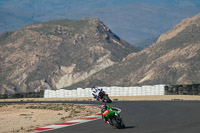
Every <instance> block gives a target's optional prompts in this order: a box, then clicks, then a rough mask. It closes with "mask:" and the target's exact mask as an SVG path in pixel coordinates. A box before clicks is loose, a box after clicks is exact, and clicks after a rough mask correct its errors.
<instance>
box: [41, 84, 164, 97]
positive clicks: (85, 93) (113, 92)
mask: <svg viewBox="0 0 200 133" xmlns="http://www.w3.org/2000/svg"><path fill="white" fill-rule="evenodd" d="M99 88H102V89H103V90H104V91H105V92H106V93H107V94H108V95H109V96H145V95H165V85H163V84H160V85H154V86H149V85H145V86H142V87H139V86H135V87H118V86H112V87H99ZM56 97H61V98H64V97H92V90H91V88H85V89H83V88H77V89H76V90H65V89H60V90H56V91H55V90H45V92H44V98H56Z"/></svg>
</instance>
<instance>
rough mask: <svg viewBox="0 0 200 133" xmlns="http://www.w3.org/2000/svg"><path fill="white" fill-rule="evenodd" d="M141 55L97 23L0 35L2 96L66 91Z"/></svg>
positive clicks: (66, 22)
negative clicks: (128, 59)
mask: <svg viewBox="0 0 200 133" xmlns="http://www.w3.org/2000/svg"><path fill="white" fill-rule="evenodd" d="M136 51H137V49H136V48H134V47H133V46H132V45H130V44H128V43H127V42H125V41H124V40H122V39H120V38H119V37H118V36H116V35H115V34H113V33H112V32H111V30H110V29H109V28H108V27H106V26H105V25H104V24H103V23H102V22H101V21H100V20H98V19H87V18H85V19H82V20H55V21H50V22H46V23H38V24H31V25H27V26H25V27H23V28H21V29H20V30H18V31H16V32H6V33H3V34H1V36H0V63H1V64H0V93H1V94H4V93H14V92H28V91H37V90H43V89H60V88H63V87H67V86H70V85H72V84H74V83H77V82H80V81H82V80H84V79H86V78H88V77H89V76H91V75H93V74H95V73H96V72H98V71H100V70H103V69H105V68H107V67H109V66H111V65H113V64H115V63H117V62H119V61H121V60H122V59H123V58H124V57H126V56H127V55H128V54H130V53H132V52H136Z"/></svg>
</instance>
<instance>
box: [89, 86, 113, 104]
mask: <svg viewBox="0 0 200 133" xmlns="http://www.w3.org/2000/svg"><path fill="white" fill-rule="evenodd" d="M92 90H93V93H92V95H93V96H94V98H95V99H97V100H98V101H100V100H101V101H102V102H106V103H112V100H111V99H110V98H109V96H108V94H106V92H105V91H103V89H95V88H92ZM97 92H98V94H96V93H97Z"/></svg>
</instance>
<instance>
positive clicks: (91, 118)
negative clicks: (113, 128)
mask: <svg viewBox="0 0 200 133" xmlns="http://www.w3.org/2000/svg"><path fill="white" fill-rule="evenodd" d="M75 105H81V106H91V107H97V108H101V105H95V104H75ZM112 108H114V109H116V110H117V113H120V112H121V109H119V108H116V107H112ZM98 119H102V116H101V113H98V114H96V115H91V116H87V117H83V118H80V119H77V120H70V121H66V122H63V123H59V124H55V125H50V126H45V127H42V128H35V129H34V130H35V131H36V132H37V133H39V132H43V131H48V130H54V129H58V128H63V127H68V126H74V125H77V124H81V123H85V122H90V121H94V120H98Z"/></svg>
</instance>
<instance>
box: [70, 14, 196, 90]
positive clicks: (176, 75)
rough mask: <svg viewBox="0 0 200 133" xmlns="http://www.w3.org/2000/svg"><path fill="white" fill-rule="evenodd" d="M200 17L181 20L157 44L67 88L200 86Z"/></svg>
mask: <svg viewBox="0 0 200 133" xmlns="http://www.w3.org/2000/svg"><path fill="white" fill-rule="evenodd" d="M199 60H200V14H198V15H196V16H194V17H192V18H187V19H184V20H182V22H181V23H180V24H178V25H176V26H175V27H174V28H173V29H172V30H170V31H168V32H166V33H164V34H162V35H161V36H160V37H159V38H158V40H157V42H156V43H154V44H153V45H151V46H150V47H148V48H146V49H145V50H143V51H140V52H138V53H131V54H129V55H128V56H127V57H126V58H124V59H123V60H122V61H121V62H119V63H116V64H114V65H112V66H110V67H108V68H106V69H105V70H102V71H100V72H98V73H96V74H94V75H92V76H91V77H89V78H88V79H87V80H84V81H83V82H79V83H77V84H74V85H73V86H71V87H68V88H74V87H88V86H93V85H96V86H135V85H153V84H190V83H200V62H199Z"/></svg>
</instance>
